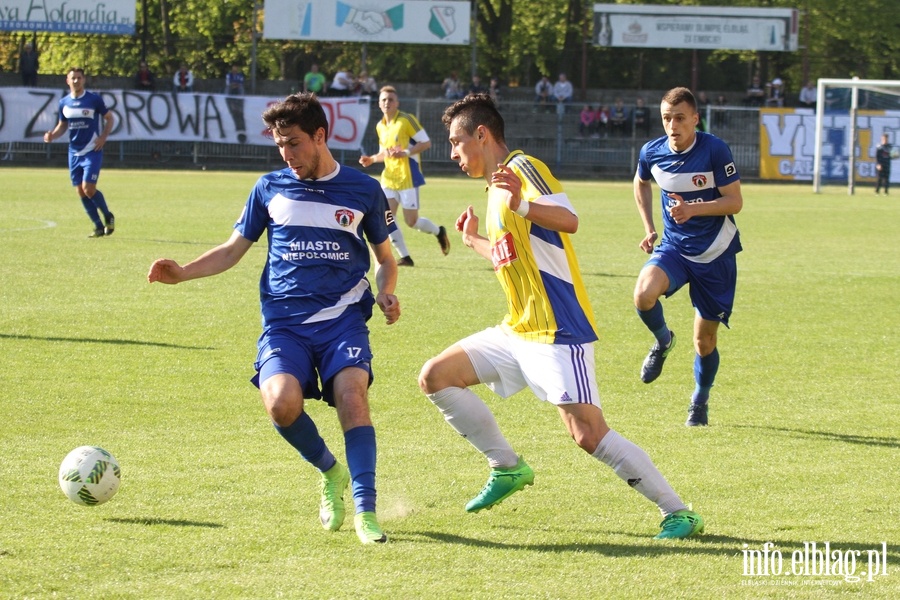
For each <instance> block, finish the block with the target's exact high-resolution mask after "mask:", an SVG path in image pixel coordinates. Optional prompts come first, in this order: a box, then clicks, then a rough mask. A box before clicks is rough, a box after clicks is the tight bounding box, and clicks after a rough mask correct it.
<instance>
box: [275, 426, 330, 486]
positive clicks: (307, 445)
mask: <svg viewBox="0 0 900 600" xmlns="http://www.w3.org/2000/svg"><path fill="white" fill-rule="evenodd" d="M273 425H275V424H274V423H273ZM275 431H277V432H278V433H279V434H281V437H283V438H284V439H285V440H287V443H288V444H290V445H291V446H293V447H294V448H295V449H296V450H297V452H299V453H300V456H302V457H303V458H304V459H306V461H307V462H309V463H310V464H312V465H313V466H314V467H316V468H317V469H319V470H320V471H323V472H324V471H327V470H328V469H330V468H331V467H333V466H334V463H335V462H337V459H336V458H335V457H334V454H332V453H331V451H330V450H329V449H328V446H326V445H325V440H323V439H322V436H321V435H319V430H318V428H317V427H316V424H315V423H314V422H313V420H312V419H311V418H310V416H309V415H308V414H306V413H305V412H302V413H300V416H299V417H297V420H296V421H294V422H293V423H291V424H290V425H288V426H287V427H280V426H278V425H275Z"/></svg>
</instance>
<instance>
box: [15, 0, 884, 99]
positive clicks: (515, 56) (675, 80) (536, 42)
mask: <svg viewBox="0 0 900 600" xmlns="http://www.w3.org/2000/svg"><path fill="white" fill-rule="evenodd" d="M606 1H607V2H611V1H613V0H606ZM136 2H137V3H138V4H137V22H138V29H137V32H136V34H135V35H134V36H131V37H123V36H107V35H73V34H61V33H38V34H32V33H30V32H0V66H2V67H3V69H4V70H7V71H14V70H16V66H17V64H16V59H17V56H18V53H19V50H20V48H21V45H22V44H23V42H24V41H25V40H26V39H28V40H31V39H34V40H35V41H36V42H37V46H38V49H39V51H40V52H41V73H62V72H64V71H65V70H66V68H67V67H69V66H71V65H74V64H79V65H82V66H84V67H85V69H86V70H87V71H88V72H89V73H91V74H92V75H99V76H130V75H132V74H133V73H134V72H135V71H136V69H137V64H138V62H139V61H140V60H141V59H142V58H146V60H147V61H148V63H149V64H150V67H151V69H152V70H153V71H154V72H155V73H156V74H157V75H158V76H159V77H160V78H162V77H168V76H170V75H171V74H172V73H174V72H175V70H177V68H178V66H179V64H181V63H182V62H184V63H187V64H188V65H189V66H190V67H191V68H192V69H193V71H194V74H195V77H198V78H207V79H210V78H222V77H224V75H225V73H226V72H227V70H228V68H229V66H230V65H231V64H235V63H236V64H239V65H241V66H242V68H243V69H244V71H245V73H248V74H249V73H250V66H251V56H252V54H253V35H252V32H253V30H254V23H253V17H254V2H252V1H249V2H247V1H243V2H240V1H234V0H136ZM628 3H633V0H629V2H628ZM653 3H654V4H671V5H684V4H688V3H690V4H695V5H707V6H710V7H715V6H724V5H728V6H734V5H735V4H744V5H746V6H752V7H759V6H761V5H762V6H767V7H780V8H797V9H799V10H800V13H801V16H800V43H801V46H802V48H801V50H799V51H798V52H794V53H784V52H737V51H729V50H717V51H705V50H704V51H693V50H688V49H679V48H672V49H635V48H599V47H595V46H593V45H592V44H591V43H590V39H591V38H592V36H591V28H592V26H593V22H592V6H593V2H587V1H586V0H542V1H541V2H534V0H472V4H473V15H474V16H475V21H476V22H477V26H476V28H475V29H476V32H475V40H476V45H475V47H474V48H473V47H471V46H423V45H403V44H380V43H379V44H374V43H370V44H360V43H344V42H319V41H317V42H300V41H290V40H268V39H262V38H261V37H258V38H257V44H256V73H257V77H258V78H259V79H279V80H286V81H292V82H299V80H300V79H301V78H302V76H303V74H304V73H305V72H306V71H307V70H308V69H309V66H310V65H311V64H312V63H318V64H319V65H320V67H321V69H322V70H323V71H324V72H325V73H334V72H335V71H336V70H338V69H339V68H347V69H350V70H353V71H359V70H361V69H363V68H365V69H367V70H368V71H369V72H370V73H371V74H373V75H374V76H375V77H376V79H377V80H378V81H379V82H385V83H403V82H409V83H429V82H433V83H435V84H437V82H440V81H441V80H442V79H443V78H444V77H445V76H446V75H447V73H449V72H450V71H457V72H459V73H460V74H461V75H464V76H465V78H467V77H468V76H469V75H470V74H471V72H472V71H473V69H474V70H477V71H478V74H479V75H481V76H482V78H483V79H484V78H486V77H488V76H497V77H499V78H500V79H501V82H503V83H504V84H506V85H523V86H530V85H533V84H534V82H535V81H536V80H537V79H539V78H540V76H541V75H548V76H549V77H550V78H551V79H555V78H556V75H557V73H559V72H566V73H567V74H568V75H569V78H570V79H571V80H572V81H573V83H574V84H575V87H576V89H579V90H580V89H585V88H591V89H593V88H609V89H634V90H641V89H663V88H667V87H671V86H672V85H682V84H686V85H692V84H693V83H694V82H695V81H694V80H696V85H697V86H698V87H700V88H702V89H707V90H722V91H728V90H734V91H740V92H743V90H744V88H745V87H746V85H747V83H748V81H749V79H750V77H751V76H752V75H753V74H755V73H758V74H759V75H760V76H761V77H763V78H764V79H771V78H773V77H775V76H778V77H781V78H783V79H785V80H786V81H787V83H788V88H789V89H793V90H797V89H799V88H800V86H801V85H802V83H803V80H804V79H805V78H807V77H809V78H812V79H816V78H818V77H852V76H859V77H863V78H879V79H897V78H900V11H898V10H896V0H852V1H851V0H738V2H736V3H735V2H724V1H723V0H687V1H685V0H655V1H654V2H653ZM258 6H259V7H262V2H260V3H259V5H258ZM144 7H146V23H145V22H144V10H143V9H144ZM256 17H257V22H256V24H255V30H256V31H258V32H259V31H262V23H263V19H264V10H262V9H261V10H259V11H258V12H257V13H256Z"/></svg>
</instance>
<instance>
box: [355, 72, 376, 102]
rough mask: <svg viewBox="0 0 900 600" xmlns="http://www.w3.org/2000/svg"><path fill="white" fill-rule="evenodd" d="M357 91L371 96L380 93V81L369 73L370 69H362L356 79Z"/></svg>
mask: <svg viewBox="0 0 900 600" xmlns="http://www.w3.org/2000/svg"><path fill="white" fill-rule="evenodd" d="M356 93H358V94H360V95H362V96H371V95H373V94H377V93H378V83H377V82H376V81H375V78H374V77H372V76H371V75H369V72H368V71H361V72H360V73H359V77H358V78H357V79H356Z"/></svg>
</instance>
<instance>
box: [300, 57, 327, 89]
mask: <svg viewBox="0 0 900 600" xmlns="http://www.w3.org/2000/svg"><path fill="white" fill-rule="evenodd" d="M327 89H328V88H327V86H326V85H325V75H323V74H322V73H320V72H319V65H317V64H313V65H311V66H310V67H309V72H308V73H307V74H306V75H304V76H303V91H304V92H311V93H313V94H316V95H317V96H324V95H325V92H326V91H327Z"/></svg>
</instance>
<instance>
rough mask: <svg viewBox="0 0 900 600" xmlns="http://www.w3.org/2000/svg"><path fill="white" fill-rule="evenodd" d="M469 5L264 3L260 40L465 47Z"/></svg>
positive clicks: (446, 0)
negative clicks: (455, 45)
mask: <svg viewBox="0 0 900 600" xmlns="http://www.w3.org/2000/svg"><path fill="white" fill-rule="evenodd" d="M0 1H2V0H0ZM470 5H471V3H470V2H468V0H463V1H461V0H439V1H438V2H424V1H423V0H415V1H413V2H410V1H406V0H316V1H315V2H312V1H306V2H304V1H302V0H300V1H298V0H266V4H265V12H264V23H265V25H264V27H263V35H264V36H265V37H266V39H271V40H324V41H332V42H384V43H391V44H458V45H467V44H468V43H469V29H470V24H469V18H470V17H469V15H470V12H471V6H470Z"/></svg>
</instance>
